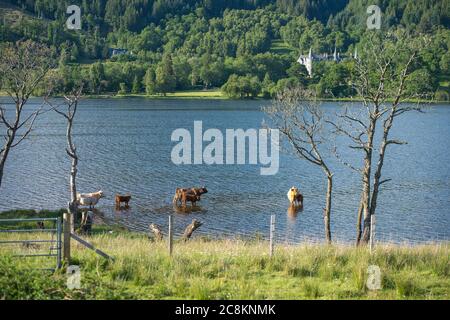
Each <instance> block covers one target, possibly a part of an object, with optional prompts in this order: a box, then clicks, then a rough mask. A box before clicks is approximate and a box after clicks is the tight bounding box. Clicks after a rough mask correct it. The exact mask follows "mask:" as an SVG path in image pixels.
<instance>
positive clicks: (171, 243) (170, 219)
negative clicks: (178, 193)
mask: <svg viewBox="0 0 450 320" xmlns="http://www.w3.org/2000/svg"><path fill="white" fill-rule="evenodd" d="M172 253H173V216H172V215H170V216H169V254H170V256H172Z"/></svg>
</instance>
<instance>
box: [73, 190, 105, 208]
mask: <svg viewBox="0 0 450 320" xmlns="http://www.w3.org/2000/svg"><path fill="white" fill-rule="evenodd" d="M103 196H104V195H103V191H98V192H93V193H77V202H78V205H80V206H89V208H90V209H92V208H94V207H95V206H96V205H97V203H98V201H99V200H100V199H101V198H103Z"/></svg>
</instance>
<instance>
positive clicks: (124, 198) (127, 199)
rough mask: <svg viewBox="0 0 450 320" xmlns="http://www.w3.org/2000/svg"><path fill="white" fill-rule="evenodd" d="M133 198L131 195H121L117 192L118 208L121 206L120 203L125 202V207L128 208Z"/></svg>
mask: <svg viewBox="0 0 450 320" xmlns="http://www.w3.org/2000/svg"><path fill="white" fill-rule="evenodd" d="M130 200H131V195H126V196H121V195H120V194H116V208H120V205H121V204H122V202H123V203H125V207H126V208H128V207H129V205H128V203H129V202H130Z"/></svg>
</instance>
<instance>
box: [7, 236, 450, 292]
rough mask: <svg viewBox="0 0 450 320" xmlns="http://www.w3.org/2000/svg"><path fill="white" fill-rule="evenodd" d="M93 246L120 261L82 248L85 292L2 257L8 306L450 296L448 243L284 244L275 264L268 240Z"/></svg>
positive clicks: (110, 240) (101, 240)
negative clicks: (376, 271) (374, 285)
mask: <svg viewBox="0 0 450 320" xmlns="http://www.w3.org/2000/svg"><path fill="white" fill-rule="evenodd" d="M105 231H106V232H105ZM11 237H20V235H14V236H9V239H11ZM87 240H89V241H90V242H91V243H93V244H94V245H95V246H96V247H98V248H100V249H102V250H103V251H105V252H106V253H108V254H110V255H112V256H113V257H114V258H115V260H114V261H107V260H105V259H103V258H101V257H99V256H97V255H96V254H95V253H93V252H92V251H90V250H88V249H86V248H84V247H82V246H81V245H78V244H76V243H73V244H72V254H73V261H72V262H71V264H72V265H78V266H80V268H81V272H82V274H81V276H82V280H81V283H82V286H81V289H79V290H69V289H68V288H67V287H66V276H65V273H64V272H65V269H62V270H60V271H58V272H56V273H55V274H49V273H48V272H44V271H32V269H31V267H32V266H33V261H32V260H24V259H18V258H13V257H11V256H10V254H11V252H10V251H5V250H3V251H0V299H199V300H203V299H449V297H450V278H449V271H450V263H449V262H450V261H449V257H450V246H449V245H448V244H441V245H438V244H436V245H426V246H414V247H406V246H403V247H399V246H393V245H380V246H378V247H377V248H376V250H375V252H374V253H373V254H372V255H370V253H369V252H368V250H367V249H366V248H359V249H358V248H354V247H352V246H350V245H349V246H346V245H334V246H325V245H313V244H304V245H299V246H286V245H278V246H276V250H275V255H274V257H273V258H270V257H269V255H268V243H267V242H264V241H256V240H255V241H243V240H208V239H201V238H197V239H193V240H191V241H190V242H186V243H185V242H176V243H175V245H174V255H173V257H170V256H169V254H168V250H167V243H166V242H164V241H163V242H154V241H153V240H151V239H150V238H149V237H148V236H146V235H141V234H134V233H127V232H116V231H114V232H113V233H110V232H108V231H107V230H106V229H105V230H104V232H103V233H97V234H96V235H94V236H92V237H87ZM27 250H37V251H39V250H42V249H40V248H34V249H27ZM369 265H377V266H379V267H380V269H381V276H382V278H381V279H382V289H381V290H379V291H369V290H368V289H367V288H366V281H367V277H368V274H367V268H368V266H369ZM39 266H42V262H39Z"/></svg>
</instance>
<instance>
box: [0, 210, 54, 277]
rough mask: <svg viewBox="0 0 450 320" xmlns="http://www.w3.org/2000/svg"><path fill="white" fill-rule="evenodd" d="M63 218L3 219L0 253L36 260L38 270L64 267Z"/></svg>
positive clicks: (0, 226)
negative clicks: (62, 264)
mask: <svg viewBox="0 0 450 320" xmlns="http://www.w3.org/2000/svg"><path fill="white" fill-rule="evenodd" d="M61 233H62V224H61V218H32V219H0V254H1V252H2V251H3V252H7V253H10V254H11V255H12V256H13V257H15V258H23V259H35V260H36V261H35V262H36V264H37V265H39V267H37V266H33V268H34V269H38V270H49V271H55V270H56V269H59V268H60V267H61V248H62V236H61Z"/></svg>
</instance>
